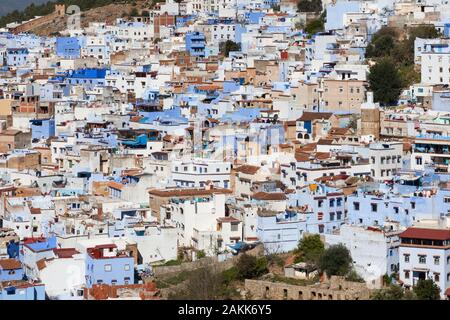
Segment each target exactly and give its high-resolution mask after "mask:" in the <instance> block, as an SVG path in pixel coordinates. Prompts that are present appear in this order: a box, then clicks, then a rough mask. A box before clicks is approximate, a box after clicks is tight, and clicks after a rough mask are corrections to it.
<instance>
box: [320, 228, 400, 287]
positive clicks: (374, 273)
mask: <svg viewBox="0 0 450 320" xmlns="http://www.w3.org/2000/svg"><path fill="white" fill-rule="evenodd" d="M392 227H394V225H392ZM399 233H400V232H399V231H394V230H390V228H388V227H386V228H383V229H381V228H376V227H361V226H351V225H343V226H341V228H340V230H339V231H338V232H337V233H334V234H326V235H325V242H326V243H327V244H328V245H334V244H338V243H342V244H343V245H345V246H346V247H347V249H348V250H349V251H350V254H351V256H352V259H353V264H354V267H355V271H356V272H357V273H358V274H359V275H360V276H361V277H362V278H363V279H364V280H366V282H367V285H368V286H369V287H371V288H379V287H381V285H382V278H383V276H384V275H386V274H387V275H391V274H392V273H394V272H397V270H398V263H399V261H398V250H399V249H398V248H399V244H400V241H399V237H398V234H399Z"/></svg>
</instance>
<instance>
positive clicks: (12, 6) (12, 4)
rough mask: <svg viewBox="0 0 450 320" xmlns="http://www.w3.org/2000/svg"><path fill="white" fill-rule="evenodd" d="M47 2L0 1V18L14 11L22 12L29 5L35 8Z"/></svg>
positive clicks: (43, 0)
mask: <svg viewBox="0 0 450 320" xmlns="http://www.w3.org/2000/svg"><path fill="white" fill-rule="evenodd" d="M47 1H48V0H15V1H6V0H5V1H1V6H0V17H2V16H4V15H6V14H7V13H10V12H13V11H14V10H17V11H23V10H24V9H25V8H26V7H27V6H29V5H30V4H34V5H36V6H38V5H40V4H42V3H46V2H47Z"/></svg>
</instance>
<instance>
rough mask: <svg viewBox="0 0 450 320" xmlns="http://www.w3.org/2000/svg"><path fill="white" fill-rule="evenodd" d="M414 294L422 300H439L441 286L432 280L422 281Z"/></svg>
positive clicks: (417, 285)
mask: <svg viewBox="0 0 450 320" xmlns="http://www.w3.org/2000/svg"><path fill="white" fill-rule="evenodd" d="M413 290H414V293H415V294H416V295H417V298H418V299H420V300H439V299H440V298H441V297H440V289H439V286H438V285H437V284H436V283H435V282H434V281H433V280H432V279H426V280H423V279H420V280H419V281H418V282H417V284H416V285H415V287H414V289H413Z"/></svg>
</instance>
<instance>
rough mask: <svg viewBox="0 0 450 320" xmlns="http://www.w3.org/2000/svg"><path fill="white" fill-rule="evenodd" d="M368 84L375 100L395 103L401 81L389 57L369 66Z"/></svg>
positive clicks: (401, 86)
mask: <svg viewBox="0 0 450 320" xmlns="http://www.w3.org/2000/svg"><path fill="white" fill-rule="evenodd" d="M369 85H370V88H371V90H372V91H373V94H374V99H375V101H377V102H380V104H382V105H392V104H395V103H397V101H398V98H399V96H400V93H401V91H402V88H403V81H402V79H401V78H400V74H399V72H398V70H397V67H396V65H395V63H394V61H393V60H392V59H391V58H382V59H380V60H379V61H377V62H376V63H375V64H374V65H373V66H372V67H371V68H370V74H369Z"/></svg>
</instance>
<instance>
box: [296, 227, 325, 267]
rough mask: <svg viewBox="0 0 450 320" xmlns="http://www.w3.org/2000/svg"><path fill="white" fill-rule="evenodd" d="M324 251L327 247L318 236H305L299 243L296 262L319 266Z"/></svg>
mask: <svg viewBox="0 0 450 320" xmlns="http://www.w3.org/2000/svg"><path fill="white" fill-rule="evenodd" d="M324 250H325V246H324V244H323V242H322V240H320V236H319V235H318V234H313V235H309V236H305V237H303V239H301V240H300V241H299V243H298V248H297V250H296V258H295V261H296V262H300V261H303V262H306V263H312V264H317V263H318V262H319V259H320V256H321V255H322V253H323V252H324Z"/></svg>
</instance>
